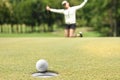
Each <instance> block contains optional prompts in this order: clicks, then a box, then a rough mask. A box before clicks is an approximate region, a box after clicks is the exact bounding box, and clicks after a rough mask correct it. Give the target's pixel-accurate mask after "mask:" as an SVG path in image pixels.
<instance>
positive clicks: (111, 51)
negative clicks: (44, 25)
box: [0, 37, 120, 80]
mask: <svg viewBox="0 0 120 80" xmlns="http://www.w3.org/2000/svg"><path fill="white" fill-rule="evenodd" d="M39 59H46V60H47V61H48V63H49V70H51V71H55V72H57V73H58V76H56V77H52V78H47V79H42V80H120V38H35V37H34V38H0V61H1V62H0V80H40V79H39V78H34V77H32V76H31V75H32V73H34V72H36V68H35V64H36V61H38V60H39Z"/></svg>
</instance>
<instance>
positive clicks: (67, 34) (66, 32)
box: [65, 29, 69, 37]
mask: <svg viewBox="0 0 120 80" xmlns="http://www.w3.org/2000/svg"><path fill="white" fill-rule="evenodd" d="M65 37H69V29H65Z"/></svg>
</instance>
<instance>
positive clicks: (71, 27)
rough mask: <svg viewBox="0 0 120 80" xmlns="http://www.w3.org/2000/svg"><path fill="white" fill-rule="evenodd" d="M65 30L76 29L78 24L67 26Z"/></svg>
mask: <svg viewBox="0 0 120 80" xmlns="http://www.w3.org/2000/svg"><path fill="white" fill-rule="evenodd" d="M65 29H76V24H65Z"/></svg>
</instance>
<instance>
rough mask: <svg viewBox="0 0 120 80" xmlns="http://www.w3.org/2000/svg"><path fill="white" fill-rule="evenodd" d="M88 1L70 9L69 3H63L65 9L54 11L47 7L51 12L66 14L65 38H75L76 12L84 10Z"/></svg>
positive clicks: (85, 0)
mask: <svg viewBox="0 0 120 80" xmlns="http://www.w3.org/2000/svg"><path fill="white" fill-rule="evenodd" d="M86 2H87V0H84V2H83V3H82V4H80V5H78V6H73V7H70V4H69V2H68V1H63V2H62V5H63V6H64V8H65V9H52V8H50V7H49V6H46V9H47V10H48V11H51V12H55V13H61V14H64V17H65V25H66V27H65V36H66V37H74V36H75V29H76V11H77V10H78V9H80V8H82V7H83V6H84V5H85V4H86Z"/></svg>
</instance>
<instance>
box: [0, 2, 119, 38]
mask: <svg viewBox="0 0 120 80" xmlns="http://www.w3.org/2000/svg"><path fill="white" fill-rule="evenodd" d="M62 1H63V0H0V35H2V34H30V33H31V34H34V33H35V34H41V35H43V36H44V33H45V34H46V33H48V34H49V35H55V36H63V34H64V32H63V29H64V15H60V14H56V13H51V12H48V11H46V5H49V6H50V7H52V8H56V9H61V8H63V6H62V5H61V2H62ZM68 1H69V2H70V5H71V6H76V5H79V4H81V3H82V2H83V0H68ZM79 31H82V32H83V33H85V35H86V36H102V37H116V36H120V0H88V3H87V4H86V5H85V6H84V7H83V8H82V9H80V10H78V11H77V30H76V33H78V32H79ZM48 34H47V35H48ZM49 35H48V36H49Z"/></svg>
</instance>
